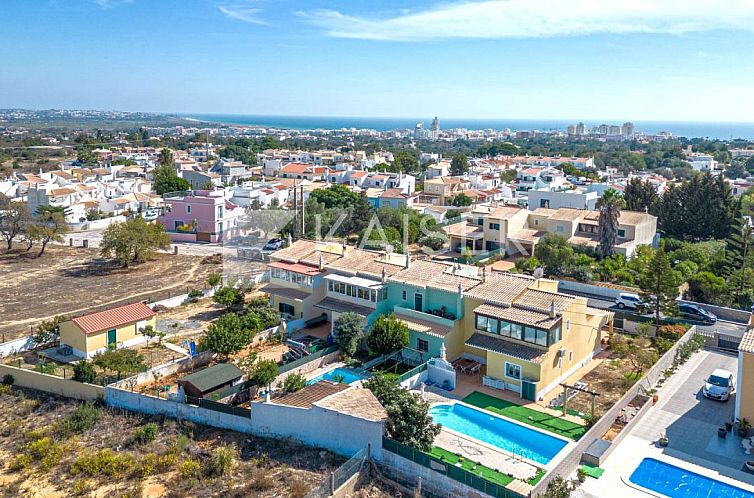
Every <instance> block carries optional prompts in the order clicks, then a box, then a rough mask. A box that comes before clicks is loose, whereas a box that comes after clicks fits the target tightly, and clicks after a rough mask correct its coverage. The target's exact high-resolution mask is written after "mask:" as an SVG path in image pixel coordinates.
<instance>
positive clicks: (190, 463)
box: [178, 458, 202, 480]
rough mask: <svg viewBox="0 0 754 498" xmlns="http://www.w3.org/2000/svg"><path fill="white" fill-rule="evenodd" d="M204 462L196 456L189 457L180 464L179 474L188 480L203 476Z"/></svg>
mask: <svg viewBox="0 0 754 498" xmlns="http://www.w3.org/2000/svg"><path fill="white" fill-rule="evenodd" d="M201 471H202V464H201V463H200V462H199V460H197V459H196V458H187V459H186V460H184V461H182V462H181V463H180V465H178V474H179V475H180V476H181V477H182V478H183V479H186V480H194V479H199V477H201Z"/></svg>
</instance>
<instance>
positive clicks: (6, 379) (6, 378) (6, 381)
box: [3, 374, 16, 386]
mask: <svg viewBox="0 0 754 498" xmlns="http://www.w3.org/2000/svg"><path fill="white" fill-rule="evenodd" d="M15 381H16V379H14V378H13V376H12V375H11V374H5V375H3V385H4V386H12V385H13V383H14V382H15Z"/></svg>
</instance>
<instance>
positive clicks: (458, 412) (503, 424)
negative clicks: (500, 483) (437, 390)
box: [429, 403, 567, 465]
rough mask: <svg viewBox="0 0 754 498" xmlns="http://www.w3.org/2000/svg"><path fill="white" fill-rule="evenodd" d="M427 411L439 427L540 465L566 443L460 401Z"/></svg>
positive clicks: (545, 462) (550, 458) (547, 460)
mask: <svg viewBox="0 0 754 498" xmlns="http://www.w3.org/2000/svg"><path fill="white" fill-rule="evenodd" d="M429 413H430V415H432V419H433V420H434V421H435V422H436V423H438V424H442V426H443V427H447V428H448V429H450V430H453V431H456V432H459V433H461V434H466V435H467V436H470V437H473V438H474V439H478V440H479V441H483V442H485V443H488V444H491V445H493V446H497V447H498V448H501V449H503V450H506V451H509V452H511V453H515V454H516V455H521V456H523V457H524V458H528V459H529V460H532V461H534V462H537V463H541V464H543V465H544V464H547V463H548V462H549V461H550V460H552V458H553V457H554V456H555V455H557V454H558V452H559V451H560V450H562V449H563V447H564V446H565V445H566V444H567V441H565V440H563V439H560V438H557V437H554V436H550V435H549V434H545V433H543V432H540V431H536V430H533V429H529V428H528V427H525V426H523V425H520V424H516V423H514V422H509V421H508V420H505V419H503V418H500V417H495V416H492V415H490V414H488V413H485V412H483V411H481V410H477V409H475V408H471V407H469V406H466V405H463V404H461V403H455V404H452V405H437V406H434V407H432V408H430V410H429Z"/></svg>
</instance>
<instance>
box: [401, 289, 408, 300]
mask: <svg viewBox="0 0 754 498" xmlns="http://www.w3.org/2000/svg"><path fill="white" fill-rule="evenodd" d="M401 299H403V300H404V301H405V300H406V299H408V294H406V291H402V292H401Z"/></svg>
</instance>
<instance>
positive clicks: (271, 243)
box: [262, 239, 283, 252]
mask: <svg viewBox="0 0 754 498" xmlns="http://www.w3.org/2000/svg"><path fill="white" fill-rule="evenodd" d="M281 247H283V239H270V240H268V241H267V243H266V244H265V245H264V247H263V248H262V251H265V252H268V251H269V252H272V251H277V250H278V249H280V248H281Z"/></svg>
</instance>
